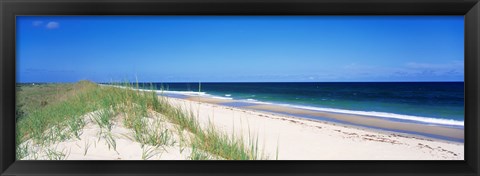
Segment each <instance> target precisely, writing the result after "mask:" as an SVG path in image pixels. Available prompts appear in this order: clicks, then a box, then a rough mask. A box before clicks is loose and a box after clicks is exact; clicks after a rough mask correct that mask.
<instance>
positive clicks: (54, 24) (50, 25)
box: [45, 21, 60, 29]
mask: <svg viewBox="0 0 480 176" xmlns="http://www.w3.org/2000/svg"><path fill="white" fill-rule="evenodd" d="M45 27H46V28H47V29H56V28H58V27H60V23H58V22H55V21H50V22H48V23H47V25H46V26H45Z"/></svg>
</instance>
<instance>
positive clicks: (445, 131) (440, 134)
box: [159, 95, 464, 143]
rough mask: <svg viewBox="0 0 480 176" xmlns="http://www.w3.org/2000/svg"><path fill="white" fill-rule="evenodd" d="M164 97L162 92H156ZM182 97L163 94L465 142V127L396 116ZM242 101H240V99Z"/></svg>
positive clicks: (264, 111)
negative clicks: (388, 116) (239, 104)
mask: <svg viewBox="0 0 480 176" xmlns="http://www.w3.org/2000/svg"><path fill="white" fill-rule="evenodd" d="M159 96H163V95H159ZM182 96H184V97H169V96H168V95H167V96H166V97H169V98H177V99H184V100H191V101H197V102H203V103H210V104H216V105H220V106H226V107H233V108H239V109H245V110H255V111H259V112H261V113H274V114H277V115H284V116H291V117H293V118H301V119H309V120H313V121H323V122H331V123H337V124H340V125H351V126H355V127H361V128H366V129H372V130H373V129H375V130H382V131H390V132H397V133H404V134H408V135H413V136H420V137H424V138H431V139H435V140H445V141H451V142H460V143H463V142H464V128H463V127H462V128H460V127H457V126H448V125H430V124H426V123H415V122H408V121H403V120H397V119H388V118H385V117H373V116H364V115H356V114H346V113H336V112H325V111H316V110H309V109H302V108H294V107H286V106H280V105H275V104H256V103H255V102H251V103H248V104H250V105H245V106H229V103H239V102H240V101H236V100H233V99H231V100H229V99H216V98H209V97H204V96H189V95H182ZM240 103H242V102H240Z"/></svg>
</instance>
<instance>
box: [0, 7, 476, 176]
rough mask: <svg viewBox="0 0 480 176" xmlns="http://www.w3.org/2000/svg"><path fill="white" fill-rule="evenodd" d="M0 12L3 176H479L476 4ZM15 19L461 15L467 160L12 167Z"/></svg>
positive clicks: (16, 9) (31, 164)
mask: <svg viewBox="0 0 480 176" xmlns="http://www.w3.org/2000/svg"><path fill="white" fill-rule="evenodd" d="M0 13H1V20H0V34H1V37H0V40H1V42H0V54H1V56H0V57H1V59H0V68H1V71H0V85H1V86H0V175H119V174H122V175H140V174H141V175H246V174H249V175H297V174H302V175H320V174H322V175H464V176H474V175H479V168H480V163H479V158H480V151H479V146H480V140H479V139H480V138H479V136H480V135H479V130H478V128H479V127H480V123H479V122H480V121H479V120H478V118H479V114H480V110H479V109H480V108H479V107H480V106H479V101H480V94H479V92H480V90H479V88H480V81H479V80H480V77H479V74H480V71H479V70H480V62H479V58H480V52H479V48H480V35H479V33H480V21H479V20H480V3H479V1H478V0H463V1H460V0H299V1H295V0H276V1H272V0H245V1H241V0H229V1H227V0H205V1H198V0H139V1H135V0H103V1H94V0H64V1H61V0H0ZM17 15H464V17H465V160H464V161H383V160H382V161H15V135H14V134H15V118H14V117H15V83H16V82H15V73H16V72H15V68H16V67H15V17H16V16H17ZM186 168H188V169H186Z"/></svg>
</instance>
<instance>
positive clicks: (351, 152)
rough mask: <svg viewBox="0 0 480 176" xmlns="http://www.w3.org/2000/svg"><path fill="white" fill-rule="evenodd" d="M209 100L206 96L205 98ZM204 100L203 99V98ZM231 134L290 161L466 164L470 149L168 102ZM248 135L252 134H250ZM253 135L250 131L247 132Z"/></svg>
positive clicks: (406, 136) (241, 110) (370, 130)
mask: <svg viewBox="0 0 480 176" xmlns="http://www.w3.org/2000/svg"><path fill="white" fill-rule="evenodd" d="M202 98H204V97H202ZM202 98H199V99H202ZM167 99H168V100H169V102H170V103H171V104H173V105H175V106H179V107H181V108H182V109H184V110H191V111H193V112H194V113H195V114H196V115H198V117H197V118H198V120H199V121H200V122H201V123H202V124H203V125H204V126H208V125H209V124H210V125H211V124H214V125H215V127H216V128H218V129H221V130H222V131H224V132H227V133H229V134H231V135H232V134H233V135H237V134H243V135H244V136H249V135H252V134H253V135H257V136H258V138H259V139H258V140H259V141H263V142H261V143H262V144H260V148H264V150H265V151H266V153H270V154H272V153H274V152H275V150H276V147H279V153H280V154H279V155H280V157H279V159H286V160H309V159H313V160H442V159H443V160H463V158H464V144H463V143H461V142H456V141H448V140H441V139H435V138H429V137H424V136H420V135H414V134H408V133H399V132H392V131H387V130H380V129H373V128H365V127H359V126H355V125H348V124H341V123H332V122H328V121H319V120H312V119H304V118H298V117H293V116H288V115H282V114H276V113H272V112H264V111H260V110H255V109H253V110H251V109H244V108H238V107H229V106H225V105H222V104H215V103H211V102H212V101H219V100H211V101H210V102H205V101H198V99H197V101H195V99H196V97H190V98H189V99H181V98H172V97H167ZM238 124H240V125H238ZM245 130H246V131H245ZM247 131H248V132H247Z"/></svg>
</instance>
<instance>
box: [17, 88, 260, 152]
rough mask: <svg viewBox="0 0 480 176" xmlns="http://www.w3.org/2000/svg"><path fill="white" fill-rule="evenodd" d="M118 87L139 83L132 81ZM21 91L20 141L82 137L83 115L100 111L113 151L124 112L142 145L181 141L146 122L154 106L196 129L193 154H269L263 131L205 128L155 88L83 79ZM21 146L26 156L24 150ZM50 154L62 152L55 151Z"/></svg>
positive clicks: (158, 124) (175, 121)
mask: <svg viewBox="0 0 480 176" xmlns="http://www.w3.org/2000/svg"><path fill="white" fill-rule="evenodd" d="M119 86H123V87H133V88H136V87H138V85H133V84H119ZM152 89H153V87H152ZM17 96H18V97H19V98H18V103H17V109H19V110H20V111H21V113H20V114H21V117H19V118H17V145H18V144H20V143H21V142H24V141H26V140H28V139H33V140H34V141H35V142H36V143H38V144H51V143H53V142H56V141H63V140H66V139H70V138H72V137H76V138H79V137H80V135H81V129H82V128H83V126H84V125H85V122H84V121H83V117H84V115H85V114H87V113H90V112H93V111H99V112H100V113H99V114H98V115H97V116H95V117H94V119H93V120H94V121H95V122H96V123H97V124H98V125H99V126H100V127H101V129H105V131H103V132H102V134H103V135H101V136H102V137H104V139H105V140H106V141H107V143H108V145H109V147H112V148H113V149H114V150H115V149H116V143H115V139H114V137H113V136H112V135H111V132H110V131H111V129H112V124H113V121H115V120H118V118H119V117H120V118H121V121H122V123H123V125H124V126H125V127H127V128H130V129H132V130H133V131H134V138H135V140H136V141H138V142H140V143H141V144H142V145H149V146H154V147H158V146H165V145H167V146H168V145H173V144H174V143H175V142H176V141H174V140H173V139H172V138H173V137H172V136H173V134H174V132H172V131H170V130H168V129H167V128H165V127H164V126H162V125H161V124H162V122H160V121H154V123H153V124H152V123H149V122H147V121H146V118H147V117H148V115H149V111H154V112H157V113H160V114H162V115H163V116H164V118H165V119H166V120H167V121H169V122H171V123H173V124H176V125H177V129H179V130H181V131H183V130H185V131H188V132H189V133H190V134H191V135H189V136H187V137H188V138H189V139H188V140H183V139H182V143H185V142H186V141H189V143H188V145H189V146H191V147H194V149H195V150H194V152H192V156H193V157H192V158H193V159H211V158H215V157H212V156H216V158H221V159H228V160H252V159H253V160H254V159H266V156H264V154H262V152H261V151H259V149H258V136H257V137H250V136H249V137H248V140H245V139H244V137H243V136H233V135H232V136H229V135H227V133H224V132H221V131H219V130H217V129H216V128H215V127H214V126H213V125H209V126H208V127H206V128H205V129H202V127H201V126H200V125H199V122H198V120H197V119H196V117H195V115H194V114H193V112H192V111H191V110H184V109H180V108H178V107H174V106H172V105H171V104H170V103H169V102H168V100H167V99H166V98H164V97H162V96H160V97H158V96H157V94H156V92H146V91H145V92H144V91H138V90H133V89H127V88H117V87H112V86H99V85H97V84H94V83H91V82H88V81H81V82H78V83H76V84H65V85H63V84H59V85H41V86H20V88H19V91H18V92H17ZM30 101H31V102H30ZM42 102H43V103H42ZM45 102H46V103H45ZM149 125H153V128H146V126H149ZM183 137H184V136H182V138H183ZM182 145H183V144H182ZM17 150H20V155H21V152H22V151H21V149H17ZM144 150H146V151H145V153H146V155H145V157H142V158H149V157H150V155H149V153H150V154H151V152H150V149H144ZM17 153H18V152H17ZM85 153H86V152H85ZM202 153H203V154H202ZM205 153H208V154H209V155H205ZM51 155H52V156H57V155H55V153H51ZM204 155H205V156H204ZM53 158H58V157H53Z"/></svg>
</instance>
